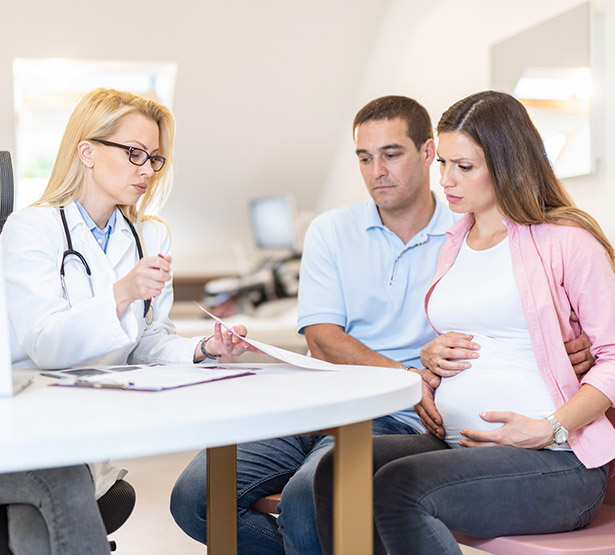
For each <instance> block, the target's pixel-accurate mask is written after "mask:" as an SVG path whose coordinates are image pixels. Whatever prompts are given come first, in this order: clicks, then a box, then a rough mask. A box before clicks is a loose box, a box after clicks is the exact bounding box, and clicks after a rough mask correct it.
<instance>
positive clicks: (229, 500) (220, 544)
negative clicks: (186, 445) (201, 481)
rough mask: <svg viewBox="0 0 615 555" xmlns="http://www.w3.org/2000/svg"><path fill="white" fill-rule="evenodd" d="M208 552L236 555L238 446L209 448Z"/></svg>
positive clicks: (219, 554) (210, 553)
mask: <svg viewBox="0 0 615 555" xmlns="http://www.w3.org/2000/svg"><path fill="white" fill-rule="evenodd" d="M207 553H208V554H209V555H237V446H236V445H226V446H224V447H213V448H210V449H207Z"/></svg>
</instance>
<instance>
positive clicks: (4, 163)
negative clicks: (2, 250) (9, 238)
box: [0, 150, 14, 231]
mask: <svg viewBox="0 0 615 555" xmlns="http://www.w3.org/2000/svg"><path fill="white" fill-rule="evenodd" d="M0 189H1V190H2V193H1V195H0V231H2V228H3V227H4V222H6V219H7V218H8V217H9V214H10V213H11V212H12V211H13V197H14V185H13V164H11V154H10V153H9V152H8V151H6V150H0Z"/></svg>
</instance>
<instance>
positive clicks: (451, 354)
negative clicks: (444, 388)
mask: <svg viewBox="0 0 615 555" xmlns="http://www.w3.org/2000/svg"><path fill="white" fill-rule="evenodd" d="M479 349H480V345H479V344H478V343H474V342H473V341H472V336H471V335H468V334H465V333H458V332H456V331H449V332H446V333H443V334H441V335H439V336H438V337H436V338H435V339H433V340H432V341H430V342H429V343H427V344H426V345H424V346H423V348H422V349H421V362H422V363H423V366H425V368H427V369H428V370H431V371H432V372H433V373H434V374H436V375H438V376H442V377H444V378H446V377H449V376H455V375H456V374H459V372H462V371H463V370H466V369H468V368H470V366H472V365H471V364H470V363H469V362H468V361H467V360H460V359H469V358H478V356H479V355H478V353H477V352H476V351H478V350H479Z"/></svg>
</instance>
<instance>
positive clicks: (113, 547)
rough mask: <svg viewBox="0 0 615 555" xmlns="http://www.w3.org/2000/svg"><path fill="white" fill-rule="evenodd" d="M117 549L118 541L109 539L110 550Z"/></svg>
mask: <svg viewBox="0 0 615 555" xmlns="http://www.w3.org/2000/svg"><path fill="white" fill-rule="evenodd" d="M116 549H117V543H115V542H114V541H113V540H109V550H110V551H115V550H116Z"/></svg>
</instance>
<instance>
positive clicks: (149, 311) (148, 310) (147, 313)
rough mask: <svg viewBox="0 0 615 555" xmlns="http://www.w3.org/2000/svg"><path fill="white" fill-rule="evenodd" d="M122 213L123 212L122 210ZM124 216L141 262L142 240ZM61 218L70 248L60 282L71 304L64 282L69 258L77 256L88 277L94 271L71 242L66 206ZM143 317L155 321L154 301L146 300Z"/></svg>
mask: <svg viewBox="0 0 615 555" xmlns="http://www.w3.org/2000/svg"><path fill="white" fill-rule="evenodd" d="M120 212H122V211H121V210H120ZM122 216H123V217H124V220H126V223H127V224H128V227H129V228H130V231H132V234H133V236H134V238H135V244H136V245H137V252H138V253H139V260H141V259H142V258H143V249H142V248H141V240H140V239H139V234H138V233H137V230H136V229H135V227H134V226H133V225H132V222H131V221H130V220H129V219H128V218H127V217H126V216H125V214H124V213H123V212H122ZM60 217H61V218H62V226H63V227H64V235H66V243H67V246H68V248H67V249H66V250H65V251H64V253H63V254H62V262H61V264H60V282H61V283H62V289H63V290H64V295H65V296H66V300H67V301H68V302H69V303H70V299H69V298H68V290H67V289H66V283H65V281H64V274H65V272H64V261H65V260H66V259H67V258H68V257H69V256H75V257H77V259H78V260H79V262H81V264H83V267H84V268H85V272H86V274H87V275H88V277H91V276H92V270H90V265H89V264H88V261H87V260H86V259H85V256H83V255H82V254H81V253H80V252H79V251H77V250H75V249H73V241H72V240H71V237H70V231H69V230H68V224H67V223H66V215H65V214H64V206H60ZM143 317H144V318H145V321H146V322H147V323H148V324H151V323H152V322H153V321H154V308H153V307H152V299H145V301H144V306H143Z"/></svg>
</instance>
